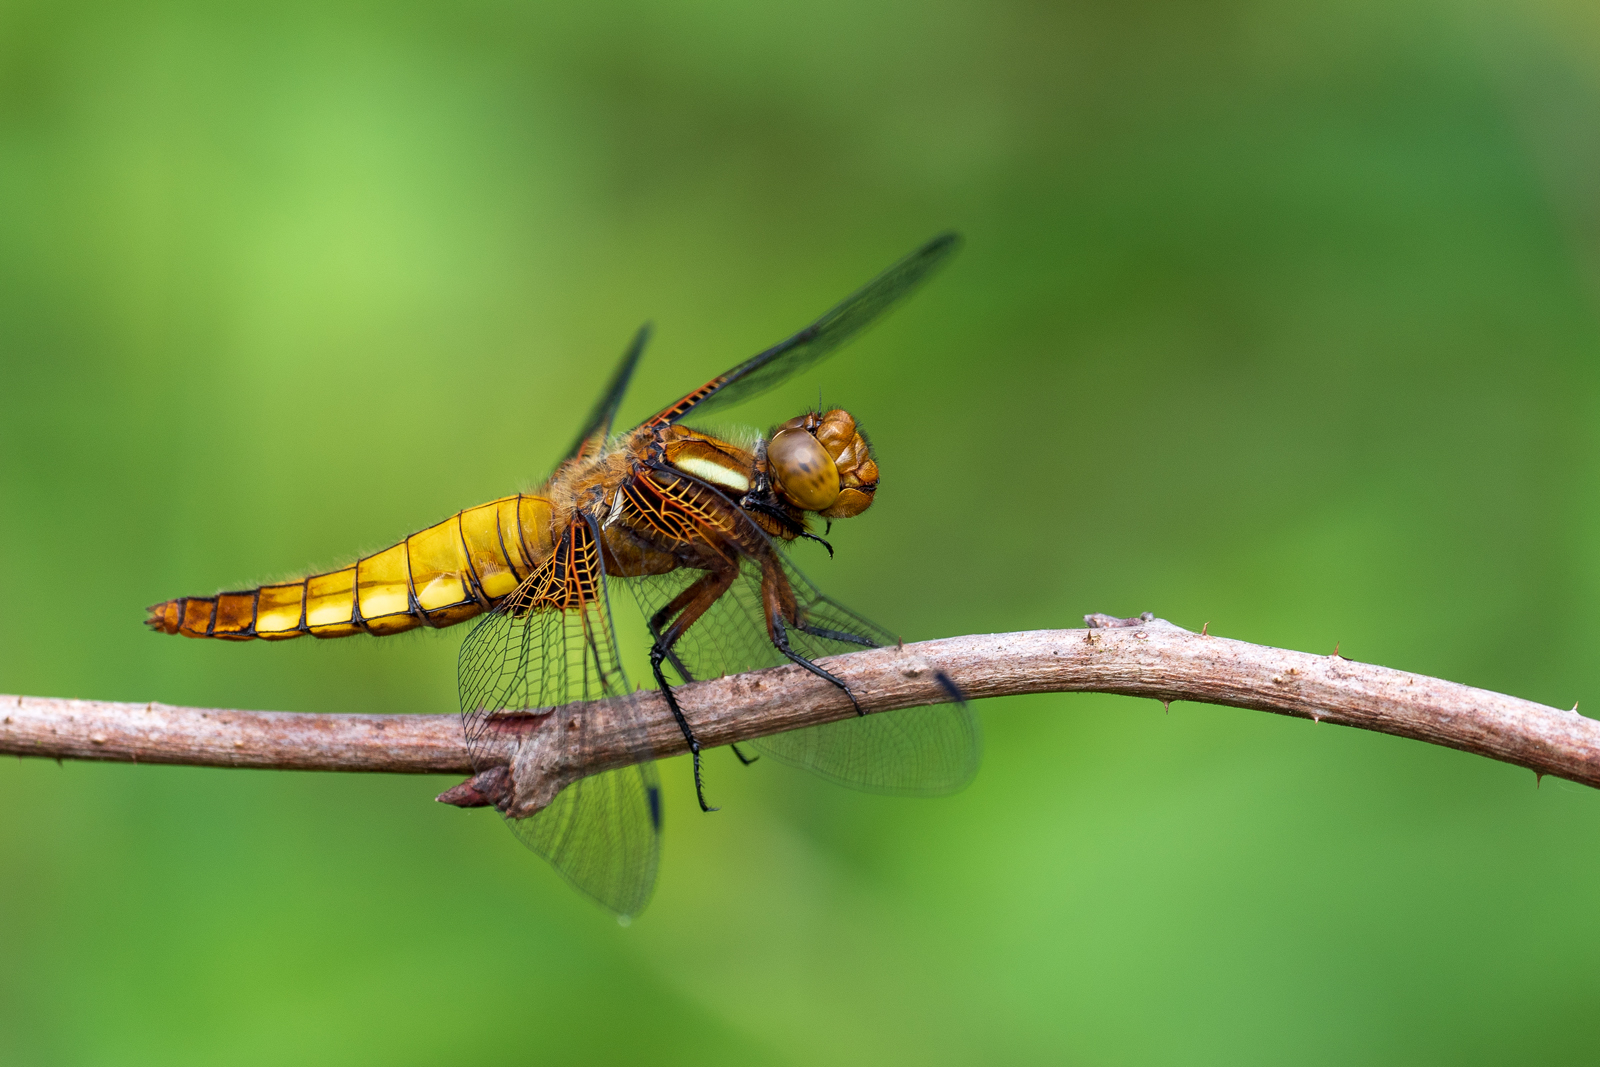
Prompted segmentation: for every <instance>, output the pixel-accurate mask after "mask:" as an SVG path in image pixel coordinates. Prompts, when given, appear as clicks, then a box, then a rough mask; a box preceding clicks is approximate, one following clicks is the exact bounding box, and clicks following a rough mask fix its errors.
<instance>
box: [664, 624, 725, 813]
mask: <svg viewBox="0 0 1600 1067" xmlns="http://www.w3.org/2000/svg"><path fill="white" fill-rule="evenodd" d="M666 657H667V650H666V649H664V648H662V647H661V646H660V645H655V646H653V647H652V648H651V649H650V669H651V670H652V671H653V672H655V676H656V685H657V686H658V687H659V688H660V689H661V695H662V696H663V697H666V699H667V707H669V708H671V709H672V717H673V718H674V719H677V720H678V729H680V730H682V731H683V739H684V740H685V741H687V742H689V756H690V758H691V759H693V760H694V795H695V799H696V800H698V801H700V810H701V811H716V810H717V809H716V808H713V807H711V805H709V804H707V803H706V785H705V782H704V780H702V779H701V777H700V740H699V738H697V737H695V736H694V731H693V730H691V729H689V720H688V719H685V718H684V717H683V709H682V708H680V707H678V697H677V695H676V694H674V693H673V691H672V686H670V685H668V684H667V679H666V677H665V676H664V675H663V674H662V673H661V661H662V660H664V659H666Z"/></svg>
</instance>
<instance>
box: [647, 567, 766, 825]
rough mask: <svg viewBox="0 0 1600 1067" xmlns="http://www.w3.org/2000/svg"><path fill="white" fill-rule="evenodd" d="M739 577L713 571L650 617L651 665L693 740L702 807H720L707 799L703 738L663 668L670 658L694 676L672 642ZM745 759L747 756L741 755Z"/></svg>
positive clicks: (696, 784) (685, 677)
mask: <svg viewBox="0 0 1600 1067" xmlns="http://www.w3.org/2000/svg"><path fill="white" fill-rule="evenodd" d="M737 577H739V568H738V567H737V566H734V567H730V568H728V569H727V570H724V571H711V572H709V573H707V574H706V575H705V576H704V577H703V578H700V579H698V580H697V581H695V582H694V584H692V585H690V586H689V588H687V589H685V590H684V591H683V592H681V593H679V594H678V595H677V596H675V597H673V598H672V601H671V602H670V603H669V604H667V605H666V606H665V607H663V608H662V609H661V610H660V611H658V612H656V613H655V614H654V615H652V616H651V617H650V622H649V625H650V636H651V637H653V638H655V644H653V645H651V646H650V669H651V671H653V672H654V673H655V676H656V685H658V686H660V687H661V695H662V696H663V697H665V698H666V700H667V707H669V708H671V709H672V717H673V718H675V719H677V720H678V729H680V730H682V731H683V739H684V740H685V741H687V742H689V753H690V755H691V756H693V757H694V793H695V797H696V798H697V799H698V800H699V801H700V810H701V811H716V810H717V809H716V808H713V807H712V806H711V805H709V804H707V803H706V790H705V783H704V781H703V780H702V779H701V777H700V741H699V739H698V738H696V737H695V736H694V731H693V730H691V729H689V720H688V719H686V718H684V717H683V709H682V708H680V707H679V706H678V697H677V695H676V694H675V693H673V691H672V686H670V685H668V684H667V676H666V675H665V674H663V673H662V671H661V664H662V663H663V662H670V663H671V664H672V667H673V669H674V670H676V671H677V672H678V675H679V677H681V678H682V679H683V680H684V681H685V682H686V683H687V682H691V681H693V680H694V679H693V678H692V677H691V676H690V674H689V672H688V670H686V669H685V668H684V665H683V662H682V661H681V660H679V659H678V657H677V655H676V654H674V652H673V651H672V646H673V645H675V644H677V643H678V639H679V638H680V637H682V636H683V635H684V634H685V633H686V632H688V629H689V627H690V626H692V625H694V622H695V620H696V619H698V618H699V617H700V616H702V615H704V614H705V613H706V610H707V609H708V608H710V607H711V605H712V604H715V603H716V602H717V598H718V597H720V596H722V594H723V593H726V592H727V591H728V589H729V587H731V586H732V585H733V582H734V579H735V578H737ZM674 615H676V616H677V618H676V619H674V620H673V622H672V625H670V626H666V627H665V629H663V624H665V623H666V621H667V620H668V619H671V618H672V617H673V616H674ZM740 758H741V759H743V757H742V756H741V757H740Z"/></svg>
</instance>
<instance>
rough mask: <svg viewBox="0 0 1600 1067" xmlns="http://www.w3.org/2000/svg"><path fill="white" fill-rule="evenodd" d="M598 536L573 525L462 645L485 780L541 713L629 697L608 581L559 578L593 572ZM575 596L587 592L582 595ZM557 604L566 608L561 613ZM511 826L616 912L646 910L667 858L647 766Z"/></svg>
mask: <svg viewBox="0 0 1600 1067" xmlns="http://www.w3.org/2000/svg"><path fill="white" fill-rule="evenodd" d="M591 537H592V535H591V534H590V530H589V527H588V526H587V525H586V524H585V523H583V522H582V521H581V520H580V521H578V522H575V523H574V524H573V526H572V527H571V528H569V530H568V531H567V534H566V535H565V537H564V538H563V541H562V543H561V547H560V548H558V550H557V552H556V553H555V556H554V557H553V559H552V560H551V561H550V563H549V564H547V565H546V566H544V567H541V569H539V570H536V571H535V572H534V573H533V574H532V575H530V576H529V577H528V579H527V580H526V581H524V582H523V584H522V585H521V586H519V587H518V588H517V590H516V591H515V592H513V593H512V594H511V595H510V596H508V597H507V598H506V599H505V600H503V601H502V602H501V603H500V604H499V605H497V606H496V608H495V609H494V611H492V612H490V613H489V614H488V615H485V616H484V617H483V619H482V620H481V621H480V622H479V623H478V624H477V625H476V626H474V627H473V629H472V632H471V633H470V634H468V635H467V639H466V641H465V642H464V643H463V644H462V646H461V658H460V665H459V670H458V677H459V683H460V689H461V711H462V721H463V725H464V727H465V730H466V737H467V751H468V752H469V753H470V755H471V756H472V762H473V767H474V768H475V769H477V770H479V771H483V770H488V769H490V768H491V767H493V766H495V765H496V763H497V762H502V761H503V760H504V745H503V743H502V742H503V741H504V740H505V738H506V737H507V736H508V735H509V736H517V735H518V733H519V732H520V733H526V732H527V731H529V730H530V729H537V728H538V723H539V719H538V709H543V708H549V707H552V706H555V705H560V704H567V703H570V702H573V701H579V700H597V699H602V698H608V697H620V696H622V695H623V694H625V693H627V692H628V691H629V688H630V687H629V685H628V682H627V678H626V677H625V676H624V674H623V672H622V667H621V664H620V663H619V662H618V659H617V654H616V642H615V637H614V634H613V631H612V626H611V614H610V609H609V606H608V604H607V601H606V595H605V592H606V590H605V580H604V576H603V574H600V573H599V571H598V570H597V569H596V570H595V571H593V572H592V574H593V575H594V577H591V578H590V579H589V582H588V585H587V586H575V584H574V583H573V582H572V581H571V580H563V577H562V575H561V574H552V572H553V571H558V570H560V569H561V568H562V567H566V568H567V571H568V572H569V573H585V560H589V559H592V558H597V556H598V553H594V552H593V551H592V549H593V542H592V539H591ZM563 553H565V555H564V554H563ZM574 588H583V589H585V590H586V592H585V594H584V595H581V596H577V597H574V596H573V590H574ZM563 591H564V596H565V600H564V601H563V600H562V599H561V597H562V595H563ZM561 603H566V604H567V607H566V608H565V609H564V610H563V609H561V608H558V607H556V606H554V605H556V604H561ZM628 708H629V705H628V704H626V703H625V702H622V701H617V702H615V703H613V704H612V705H611V706H610V708H609V713H610V714H611V716H612V718H611V720H610V722H611V725H612V726H616V725H618V722H617V719H618V717H621V716H624V715H626V714H628ZM596 720H597V716H595V715H593V714H590V715H586V716H580V717H579V719H578V720H577V725H576V727H572V728H568V729H565V730H563V731H562V743H563V744H568V745H575V746H580V747H581V746H586V745H591V744H598V742H599V740H600V739H599V737H598V731H599V729H600V728H601V724H600V723H599V722H597V721H596ZM629 725H630V724H629V723H626V722H624V723H621V726H622V727H623V732H624V733H625V734H626V735H628V736H638V737H640V738H641V739H642V737H643V730H642V729H639V730H631V729H627V727H628V726H629ZM641 755H644V753H642V752H641ZM506 821H507V823H508V824H509V825H510V827H511V829H512V831H513V832H514V833H515V834H516V835H517V837H518V838H519V839H521V841H522V842H523V843H524V844H525V845H527V846H528V847H529V848H531V849H532V850H533V851H535V852H537V853H538V854H539V855H541V856H543V857H544V858H545V859H547V860H549V861H550V863H551V864H552V865H554V867H555V868H556V870H558V871H560V872H561V873H562V875H564V876H565V877H566V878H567V879H568V880H569V881H571V882H572V884H573V885H575V886H577V887H578V888H579V889H581V890H582V891H583V892H585V893H587V894H588V895H589V896H591V897H593V898H594V899H595V900H597V901H599V902H600V903H601V904H603V905H605V906H606V907H607V908H609V909H611V910H612V911H614V912H616V913H617V914H619V915H635V914H637V913H638V912H639V911H640V910H642V909H643V908H644V906H645V904H646V903H648V902H649V899H650V894H651V891H652V889H653V888H654V886H655V880H656V868H657V865H658V863H659V860H660V855H661V845H660V841H661V788H660V781H659V778H658V777H657V775H656V769H655V765H654V764H653V763H650V762H649V761H648V760H642V761H641V762H639V763H636V764H634V765H632V766H628V767H621V768H617V769H615V770H609V771H603V772H601V773H600V774H596V775H591V776H590V777H587V778H583V779H580V780H578V781H577V782H574V783H572V784H571V785H568V786H567V787H566V788H565V789H563V790H561V792H559V793H558V794H557V795H556V797H555V799H554V800H553V801H552V802H551V803H550V804H549V805H548V806H547V807H545V808H544V809H543V810H541V811H539V812H537V813H536V814H534V815H531V816H528V817H527V818H522V819H517V818H512V817H510V816H507V819H506Z"/></svg>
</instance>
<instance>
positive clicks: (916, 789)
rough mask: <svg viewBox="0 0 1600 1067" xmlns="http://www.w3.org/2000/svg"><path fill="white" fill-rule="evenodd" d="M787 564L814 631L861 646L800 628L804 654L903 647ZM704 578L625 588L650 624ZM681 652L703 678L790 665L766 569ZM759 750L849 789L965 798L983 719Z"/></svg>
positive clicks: (842, 727) (939, 715)
mask: <svg viewBox="0 0 1600 1067" xmlns="http://www.w3.org/2000/svg"><path fill="white" fill-rule="evenodd" d="M783 562H784V571H785V573H787V574H788V576H789V581H790V583H791V585H792V586H793V588H794V593H795V598H796V601H797V602H798V604H799V607H800V614H801V621H802V622H803V623H806V624H807V625H809V626H811V627H812V628H814V629H818V630H829V631H832V632H834V633H838V634H841V635H845V634H847V635H850V636H851V637H853V638H855V639H856V640H844V639H839V638H833V637H827V636H822V635H819V634H813V633H805V632H801V631H798V630H791V631H790V632H789V643H790V646H791V647H792V648H793V649H794V650H795V651H796V652H799V653H800V654H801V655H803V656H805V657H806V658H807V659H819V658H821V657H823V656H832V655H837V654H839V653H843V652H855V651H860V650H861V649H862V648H864V647H873V648H875V647H879V646H882V645H887V644H893V643H894V642H895V638H894V637H893V635H891V634H889V633H887V632H886V631H884V630H883V629H882V628H881V627H879V626H876V625H874V624H873V623H871V622H868V621H867V620H866V619H864V618H862V617H861V616H860V615H857V614H856V613H855V612H853V611H851V610H850V609H849V608H846V607H845V606H844V605H842V604H840V603H838V602H837V601H834V600H831V599H829V598H828V597H826V596H823V595H822V593H821V591H820V590H818V589H817V587H816V586H815V585H813V584H812V583H811V582H810V581H809V580H808V579H807V578H806V577H805V576H804V575H803V574H801V573H800V571H799V570H798V569H797V568H795V567H794V565H793V564H791V563H790V562H789V561H788V559H787V558H784V561H783ZM700 575H701V572H700V571H691V570H679V571H674V572H672V573H670V574H665V575H661V576H659V577H654V578H648V579H616V580H615V581H616V583H617V584H618V585H620V586H626V587H627V588H628V589H630V591H632V592H633V594H634V596H635V598H636V599H637V600H638V601H639V606H640V608H641V609H643V611H644V613H645V617H646V618H648V617H649V616H651V615H653V614H654V613H655V612H656V611H658V610H660V608H661V607H662V606H663V605H665V604H666V603H668V602H669V601H671V600H672V598H674V597H675V596H677V595H678V593H680V592H682V591H683V590H684V589H685V588H687V587H688V586H689V584H690V583H692V582H693V581H694V580H695V579H696V578H698V577H700ZM674 651H675V652H676V653H677V656H678V660H679V661H680V663H681V664H682V666H683V668H685V669H686V670H687V672H688V674H689V675H690V676H691V678H694V679H702V678H716V677H718V676H720V675H728V674H739V673H741V672H743V671H748V670H756V669H759V668H761V667H773V666H777V665H778V664H782V663H787V662H789V660H788V659H787V658H786V657H785V656H784V655H783V653H781V652H779V651H778V650H777V649H776V648H774V647H773V646H772V642H771V641H770V640H769V639H768V637H767V627H766V621H765V616H764V615H763V613H762V608H761V570H760V567H759V566H758V565H757V564H755V563H754V562H752V561H748V560H747V561H746V562H745V564H744V567H743V570H742V572H741V574H740V577H739V580H738V581H737V582H735V583H734V586H733V588H732V589H730V590H729V591H728V592H727V593H726V594H724V595H723V596H722V598H721V599H719V600H718V601H717V602H716V604H715V605H713V606H712V608H711V609H710V610H709V611H707V612H706V614H705V615H703V616H702V617H701V618H700V619H699V620H698V621H696V622H695V624H694V625H693V626H692V627H690V629H689V632H688V633H686V634H684V635H683V637H682V638H681V639H680V640H679V641H678V644H677V646H676V648H675V649H674ZM674 669H676V668H675V667H674ZM680 673H681V672H680ZM683 680H684V681H688V680H690V679H689V678H685V679H683ZM684 710H685V714H687V715H688V716H689V718H690V719H691V721H692V720H693V717H694V710H693V706H692V705H686V706H685V709H684ZM750 744H751V745H752V747H754V748H755V749H756V750H757V751H759V752H762V753H765V754H767V755H770V756H772V757H773V758H774V759H776V760H778V761H780V762H782V763H789V764H793V765H795V766H797V767H804V768H806V769H807V770H809V771H812V772H814V773H816V774H819V775H821V776H822V777H824V778H827V779H828V780H830V781H833V782H837V783H839V784H840V785H847V786H851V787H852V788H855V789H863V790H866V791H868V792H872V793H891V794H896V795H904V796H936V795H941V794H945V793H953V792H955V791H956V790H958V789H960V788H961V787H963V786H964V785H966V784H967V783H968V782H969V781H971V780H972V776H973V775H974V774H975V773H976V772H977V769H978V759H979V753H980V743H979V734H978V723H977V718H976V716H974V714H973V712H972V709H971V708H970V707H969V706H968V705H967V704H966V703H965V702H954V703H950V704H939V705H935V706H932V707H924V708H905V709H902V710H900V711H888V712H879V713H877V714H873V715H866V716H857V717H853V718H849V719H841V720H840V721H838V722H831V723H826V724H823V725H821V726H808V727H806V728H804V729H800V730H792V731H790V732H788V733H783V734H774V735H772V736H770V737H763V738H759V739H757V740H755V741H752V742H750Z"/></svg>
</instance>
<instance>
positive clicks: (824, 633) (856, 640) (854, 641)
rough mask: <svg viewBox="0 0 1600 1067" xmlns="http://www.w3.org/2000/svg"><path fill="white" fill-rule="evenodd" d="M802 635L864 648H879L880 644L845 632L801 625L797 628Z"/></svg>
mask: <svg viewBox="0 0 1600 1067" xmlns="http://www.w3.org/2000/svg"><path fill="white" fill-rule="evenodd" d="M795 629H796V630H799V631H800V632H801V633H808V634H810V635H811V636H812V637H826V638H827V639H828V640H830V641H843V642H844V643H846V644H849V645H860V646H861V647H862V648H877V647H878V642H876V641H871V640H868V639H867V638H865V637H862V636H861V635H860V634H852V633H846V632H845V631H843V630H828V629H824V628H823V627H821V626H807V625H806V624H805V623H801V624H800V625H799V626H796V627H795Z"/></svg>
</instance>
